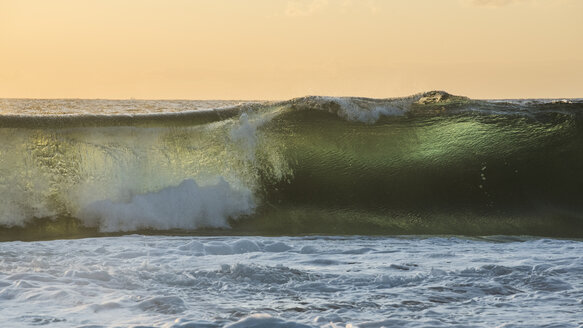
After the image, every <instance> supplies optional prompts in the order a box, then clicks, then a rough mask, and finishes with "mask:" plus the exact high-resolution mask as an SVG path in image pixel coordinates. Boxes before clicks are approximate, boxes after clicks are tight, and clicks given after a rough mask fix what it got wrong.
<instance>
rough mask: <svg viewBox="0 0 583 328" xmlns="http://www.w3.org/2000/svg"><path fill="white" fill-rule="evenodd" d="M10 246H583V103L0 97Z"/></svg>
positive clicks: (439, 97) (1, 217)
mask: <svg viewBox="0 0 583 328" xmlns="http://www.w3.org/2000/svg"><path fill="white" fill-rule="evenodd" d="M0 113H2V115H0V137H1V138H2V143H1V144H0V194H1V195H2V197H1V198H0V227H1V228H0V239H3V240H13V239H28V240H31V239H32V240H34V239H47V238H61V237H78V236H97V235H102V234H104V233H120V232H121V233H126V232H141V233H145V232H148V233H160V232H167V233H170V234H209V233H210V234H213V235H216V234H239V235H240V234H249V235H257V234H261V235H265V234H268V235H282V234H283V235H289V234H306V233H318V234H365V235H371V234H383V235H387V234H390V235H401V234H458V235H493V234H498V235H537V236H547V237H549V236H554V237H570V238H573V237H576V238H581V237H583V201H581V200H582V199H583V100H581V99H565V100H544V99H543V100H507V101H501V100H497V101H485V100H472V99H469V98H466V97H461V96H452V95H450V94H447V93H445V92H439V91H433V92H427V93H425V94H418V95H414V96H411V97H405V98H391V99H368V98H332V97H316V96H314V97H304V98H298V99H292V100H289V101H282V102H233V101H142V100H35V99H33V100H31V99H4V100H1V101H0Z"/></svg>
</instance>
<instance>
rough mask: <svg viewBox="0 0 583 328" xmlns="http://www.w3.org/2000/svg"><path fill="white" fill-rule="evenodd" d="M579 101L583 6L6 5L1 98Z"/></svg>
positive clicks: (518, 0) (298, 2) (354, 2)
mask: <svg viewBox="0 0 583 328" xmlns="http://www.w3.org/2000/svg"><path fill="white" fill-rule="evenodd" d="M428 90H445V91H448V92H450V93H453V94H459V95H465V96H469V97H472V98H581V97H583V1H581V0H244V1H243V0H51V1H46V0H0V97H1V98H105V99H129V98H136V99H257V100H259V99H272V100H273V99H288V98H292V97H300V96H305V95H329V96H363V97H375V98H386V97H397V96H406V95H411V94H415V93H418V92H423V91H428Z"/></svg>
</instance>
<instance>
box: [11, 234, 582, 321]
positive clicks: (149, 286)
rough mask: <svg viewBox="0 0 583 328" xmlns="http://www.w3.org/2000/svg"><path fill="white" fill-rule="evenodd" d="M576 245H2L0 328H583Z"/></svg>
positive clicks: (312, 241) (331, 240)
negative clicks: (0, 324)
mask: <svg viewBox="0 0 583 328" xmlns="http://www.w3.org/2000/svg"><path fill="white" fill-rule="evenodd" d="M582 254H583V243H581V242H578V241H567V240H550V239H528V238H523V239H520V238H508V237H497V238H489V239H481V240H480V239H474V240H469V239H459V238H447V239H446V238H426V239H423V238H422V239H420V238H385V237H377V238H371V237H292V238H290V237H276V238H274V237H245V238H241V237H224V236H223V237H164V236H148V237H144V236H137V235H136V236H123V237H108V238H98V239H75V240H57V241H51V242H47V241H45V242H32V243H23V242H8V243H0V256H2V261H1V262H0V305H1V306H0V319H2V325H3V326H4V327H31V326H45V325H46V326H49V327H165V328H170V327H173V328H194V327H197V328H202V327H204V328H209V327H230V328H243V327H245V328H251V327H255V328H258V327H264V328H268V327H274V328H284V327H285V328H305V327H326V328H334V327H342V328H345V327H360V328H380V327H525V328H526V327H581V325H583V317H582V316H581V313H582V309H583V257H582Z"/></svg>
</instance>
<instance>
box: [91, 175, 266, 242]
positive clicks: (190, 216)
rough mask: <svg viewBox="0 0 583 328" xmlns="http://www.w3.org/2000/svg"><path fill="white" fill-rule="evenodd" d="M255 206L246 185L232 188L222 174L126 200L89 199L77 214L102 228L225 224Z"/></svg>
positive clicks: (190, 227) (249, 211)
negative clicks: (205, 182)
mask: <svg viewBox="0 0 583 328" xmlns="http://www.w3.org/2000/svg"><path fill="white" fill-rule="evenodd" d="M254 208H255V203H254V201H253V195H252V192H251V191H250V190H249V189H246V188H234V187H233V186H232V185H231V184H229V183H228V182H227V181H225V180H224V179H223V178H219V179H218V182H217V183H216V184H214V185H207V186H200V185H198V184H197V183H196V181H194V180H192V179H187V180H184V181H183V182H182V183H181V184H180V185H178V186H175V187H168V188H165V189H162V190H160V191H157V192H152V193H146V194H142V195H135V196H134V197H132V198H131V200H130V201H129V202H125V203H124V202H113V201H111V200H103V201H97V202H94V203H91V204H89V205H88V206H86V207H85V208H84V209H83V210H82V211H81V213H80V218H81V220H83V222H85V223H86V224H87V225H88V226H96V227H99V229H100V230H101V231H104V232H113V231H132V230H139V229H163V230H168V229H196V228H200V227H213V228H226V227H228V224H227V219H228V218H237V217H240V216H242V215H245V214H250V213H251V212H252V211H253V209H254Z"/></svg>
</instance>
